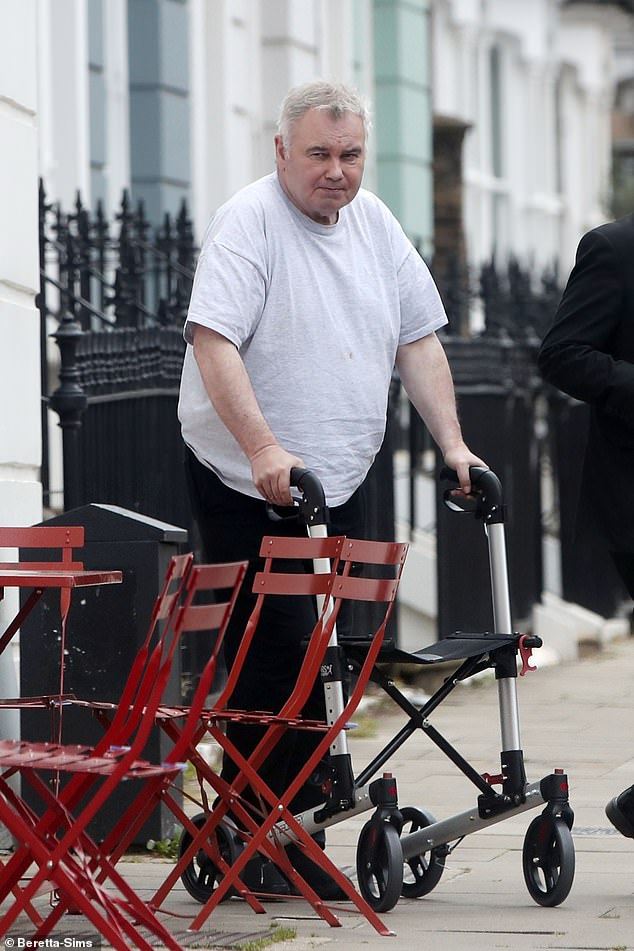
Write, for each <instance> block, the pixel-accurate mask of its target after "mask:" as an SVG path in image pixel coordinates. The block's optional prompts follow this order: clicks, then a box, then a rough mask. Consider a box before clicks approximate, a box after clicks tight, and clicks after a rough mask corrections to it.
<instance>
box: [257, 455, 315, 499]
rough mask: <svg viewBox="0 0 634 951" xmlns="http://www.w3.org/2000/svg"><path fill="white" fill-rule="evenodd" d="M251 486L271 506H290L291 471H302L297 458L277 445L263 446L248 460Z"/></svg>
mask: <svg viewBox="0 0 634 951" xmlns="http://www.w3.org/2000/svg"><path fill="white" fill-rule="evenodd" d="M250 462H251V474H252V477H253V484H254V485H255V487H256V489H257V490H258V492H259V493H260V495H262V496H264V498H265V499H266V501H267V502H270V503H271V504H272V505H292V504H293V499H292V496H291V493H290V484H291V469H293V468H294V467H298V468H300V469H304V468H305V465H304V463H303V461H302V460H301V459H300V458H299V456H294V455H292V454H291V453H290V452H287V451H286V450H285V449H282V447H281V446H278V445H277V443H273V444H272V445H269V446H263V447H262V448H261V449H258V450H257V452H255V453H253V455H252V456H251V459H250Z"/></svg>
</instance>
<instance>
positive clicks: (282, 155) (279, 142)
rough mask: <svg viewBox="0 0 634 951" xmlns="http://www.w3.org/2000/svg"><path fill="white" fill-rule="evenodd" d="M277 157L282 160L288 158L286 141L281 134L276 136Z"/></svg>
mask: <svg viewBox="0 0 634 951" xmlns="http://www.w3.org/2000/svg"><path fill="white" fill-rule="evenodd" d="M275 157H276V159H278V160H279V161H280V162H283V161H285V159H286V149H285V148H284V141H283V139H282V136H281V135H276V136H275Z"/></svg>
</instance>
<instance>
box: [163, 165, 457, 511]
mask: <svg viewBox="0 0 634 951" xmlns="http://www.w3.org/2000/svg"><path fill="white" fill-rule="evenodd" d="M446 322H447V317H446V315H445V311H444V308H443V305H442V302H441V300H440V297H439V294H438V291H437V289H436V286H435V284H434V282H433V280H432V278H431V275H430V273H429V271H428V269H427V267H426V265H425V263H424V261H423V260H422V258H421V257H420V255H419V254H418V252H417V251H416V249H415V248H414V247H413V245H412V244H411V242H410V241H409V240H408V238H407V237H406V236H405V234H404V232H403V230H402V228H401V226H400V225H399V223H398V222H397V220H396V219H395V218H394V216H393V215H392V213H391V212H390V211H389V209H388V208H387V207H386V206H385V205H384V204H383V203H382V202H381V201H380V200H379V199H378V198H377V197H376V196H375V195H373V194H372V193H371V192H368V191H366V190H364V189H361V190H360V191H359V192H358V193H357V195H356V197H355V198H354V199H353V201H352V202H350V204H348V205H346V206H345V207H344V208H342V209H341V210H340V212H339V219H338V221H337V223H336V224H335V225H322V224H318V223H317V222H315V221H313V220H312V219H310V218H308V217H307V216H306V215H304V214H302V212H300V211H299V209H297V208H296V207H295V205H293V203H292V202H291V201H290V200H289V199H288V198H287V196H286V194H285V193H284V191H283V189H282V187H281V185H280V184H279V181H278V178H277V174H276V173H273V174H271V175H267V176H266V177H265V178H262V179H260V180H259V181H257V182H254V183H253V184H251V185H248V186H247V187H246V188H243V189H242V190H241V191H239V192H238V193H237V194H236V195H234V197H233V198H231V199H230V200H229V201H228V202H227V203H226V204H224V205H223V206H222V207H221V208H220V209H219V210H218V212H217V213H216V214H215V216H214V217H213V219H212V221H211V223H210V225H209V227H208V229H207V233H206V235H205V239H204V241H203V247H202V249H201V253H200V257H199V260H198V266H197V268H196V275H195V278H194V286H193V291H192V297H191V301H190V305H189V312H188V316H187V322H186V324H185V331H184V333H185V340H186V341H187V343H188V346H187V350H186V354H185V362H184V365H183V374H182V380H181V390H180V399H179V410H178V413H179V419H180V421H181V426H182V433H183V438H184V440H185V442H186V444H187V445H188V446H189V447H190V448H191V449H192V451H193V452H194V453H195V455H196V456H197V457H198V459H199V460H200V461H201V462H203V463H204V464H205V465H207V466H209V467H210V468H211V469H213V471H214V472H215V473H216V474H217V475H218V476H219V477H220V478H221V479H222V481H223V482H225V483H226V484H227V485H228V486H230V487H231V488H233V489H237V490H238V491H239V492H243V493H245V494H247V495H251V496H254V497H256V498H258V497H259V493H258V491H257V489H256V488H255V486H254V485H253V482H252V480H251V467H250V464H249V461H248V459H247V458H246V456H245V455H244V453H243V452H242V450H241V448H240V446H239V445H238V443H237V442H236V440H235V439H234V438H233V436H232V435H231V433H230V432H229V431H228V430H227V428H226V427H225V426H224V424H223V423H222V422H221V420H220V419H219V418H218V416H217V414H216V412H215V410H214V408H213V405H212V403H211V401H210V400H209V397H208V395H207V392H206V390H205V387H204V384H203V382H202V378H201V376H200V373H199V370H198V366H197V364H196V361H195V359H194V355H193V348H192V346H191V341H192V331H191V326H190V324H191V323H196V324H202V325H203V326H205V327H209V328H210V329H212V330H215V331H217V332H218V333H220V334H222V335H223V336H225V337H227V338H228V339H229V340H231V341H232V343H234V344H235V345H236V347H237V348H238V349H239V351H240V354H241V356H242V359H243V361H244V364H245V367H246V369H247V372H248V374H249V377H250V380H251V383H252V386H253V389H254V392H255V395H256V397H257V400H258V403H259V405H260V408H261V409H262V412H263V413H264V416H265V418H266V420H267V423H268V425H269V426H270V428H271V430H272V431H273V433H274V434H275V436H276V438H277V439H278V441H279V443H280V445H281V446H283V448H284V449H286V450H288V451H289V452H291V453H294V454H296V455H298V456H301V458H302V459H303V460H304V463H305V464H306V466H307V468H309V469H311V470H312V471H313V472H314V473H315V475H316V476H317V477H318V478H319V479H320V480H321V483H322V485H323V486H324V490H325V493H326V500H327V503H328V505H329V506H335V505H340V504H342V503H343V502H345V501H347V499H348V498H350V496H351V495H352V493H353V492H354V491H355V490H356V489H357V488H358V487H359V486H360V485H361V483H362V482H363V479H364V478H365V476H366V474H367V471H368V469H369V468H370V465H371V464H372V461H373V459H374V457H375V455H376V453H377V452H378V450H379V448H380V446H381V443H382V441H383V436H384V433H385V424H386V415H387V399H388V392H389V386H390V380H391V375H392V371H393V368H394V362H395V358H396V351H397V348H398V347H399V346H401V345H402V344H407V343H411V342H412V341H414V340H417V339H419V338H420V337H424V336H426V335H427V334H430V333H432V332H433V331H435V330H437V329H438V328H439V327H442V326H443V325H444V324H445V323H446Z"/></svg>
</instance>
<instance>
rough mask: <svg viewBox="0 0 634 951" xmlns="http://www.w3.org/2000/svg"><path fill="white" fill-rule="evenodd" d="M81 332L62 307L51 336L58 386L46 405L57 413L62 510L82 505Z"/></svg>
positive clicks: (69, 313) (83, 402)
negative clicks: (56, 349)
mask: <svg viewBox="0 0 634 951" xmlns="http://www.w3.org/2000/svg"><path fill="white" fill-rule="evenodd" d="M83 335H84V331H83V330H82V329H81V326H80V324H79V322H78V321H77V320H75V317H74V315H73V314H72V313H71V312H70V311H69V310H68V309H65V311H64V316H63V317H62V320H61V321H60V325H59V327H58V328H57V330H56V331H55V333H54V334H52V335H51V336H52V337H53V338H54V340H55V341H56V343H57V345H58V347H59V350H60V358H61V362H60V370H59V386H58V388H57V389H56V390H55V392H54V393H53V394H52V396H51V398H50V406H51V408H52V409H53V410H55V412H56V413H57V415H58V416H59V426H60V427H61V430H62V453H63V462H64V511H68V509H71V508H76V507H77V506H78V505H81V504H83V502H84V501H85V500H84V499H83V497H82V496H83V492H82V481H83V480H82V478H81V465H80V462H81V460H80V452H79V430H80V428H81V425H82V417H83V414H84V411H85V409H86V405H87V402H88V401H87V397H86V394H85V393H84V391H83V389H82V387H81V382H80V381H81V376H80V371H79V363H78V361H77V346H78V344H79V341H80V339H81V338H82V337H83Z"/></svg>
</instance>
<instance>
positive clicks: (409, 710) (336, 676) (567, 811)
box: [181, 467, 575, 933]
mask: <svg viewBox="0 0 634 951" xmlns="http://www.w3.org/2000/svg"><path fill="white" fill-rule="evenodd" d="M441 478H443V479H446V480H450V481H453V482H454V483H455V484H457V476H456V473H454V472H452V471H451V470H447V469H445V470H443V472H442V473H441ZM471 482H472V486H473V496H474V499H475V503H474V514H475V516H476V517H477V518H478V519H481V520H482V522H483V526H484V530H485V534H486V537H487V541H488V551H489V562H490V575H491V590H492V600H493V622H494V623H493V630H492V631H490V632H486V633H462V632H459V633H454V634H449V635H447V636H445V637H443V638H441V639H440V640H439V641H437V642H436V643H435V644H432V645H430V646H428V647H426V648H422V649H421V650H418V651H416V652H413V653H409V652H406V651H402V650H400V649H398V648H396V647H393V646H391V645H390V644H389V642H387V641H386V640H384V639H383V632H384V629H385V628H384V625H383V628H382V630H381V631H380V637H381V644H380V646H378V645H377V641H376V640H375V637H374V636H370V637H368V636H357V635H356V634H355V635H354V636H353V637H351V638H348V637H346V638H345V641H344V643H342V644H340V643H339V641H338V639H337V630H336V624H333V625H332V629H331V630H330V635H329V641H328V646H327V649H326V652H325V655H324V659H323V662H322V664H321V677H322V681H323V684H324V691H325V697H326V710H327V726H329V727H330V728H331V729H332V727H333V726H334V725H335V724H337V722H338V721H341V719H342V715H343V713H344V712H345V711H346V709H347V707H346V703H347V697H346V691H345V689H344V681H345V679H346V675H347V674H349V673H350V672H352V673H353V675H356V676H359V677H362V679H363V680H364V681H365V680H366V679H370V680H372V681H373V682H374V683H376V684H378V685H379V686H380V687H381V688H382V689H383V690H384V691H385V692H386V694H387V695H388V696H389V697H390V698H391V699H392V700H393V701H394V702H395V703H396V704H397V705H398V706H399V707H400V708H401V710H403V711H404V713H405V714H406V715H407V718H408V719H407V723H406V724H405V726H403V728H402V729H401V730H400V731H399V732H398V733H397V734H396V735H395V736H394V738H393V739H392V740H391V741H390V742H389V743H388V744H387V745H386V746H385V748H384V749H383V750H381V752H379V753H378V754H377V756H375V758H374V759H373V760H372V762H371V763H369V764H368V766H366V767H365V769H363V770H362V772H360V773H359V774H357V775H355V773H354V771H353V767H352V759H351V754H350V751H349V748H348V742H347V730H346V729H345V728H344V729H339V730H338V731H337V732H336V735H335V736H334V738H333V739H332V741H331V743H330V746H329V753H330V760H329V765H328V768H327V769H326V770H325V771H324V772H323V776H321V777H320V778H321V781H322V791H323V793H324V800H323V803H322V804H321V805H320V806H319V807H317V808H312V809H310V810H307V811H305V812H303V813H301V814H299V815H297V816H294V817H293V823H292V825H293V826H295V827H297V828H301V830H302V832H303V834H304V835H305V834H306V833H307V834H308V835H309V836H311V837H314V836H315V835H317V834H318V833H320V832H321V831H322V830H325V829H327V828H328V827H330V826H332V825H335V824H336V823H339V822H342V821H344V820H345V819H348V818H350V817H351V816H357V815H359V814H362V813H364V812H366V811H370V810H374V811H373V814H372V816H371V817H370V818H369V820H368V821H367V822H366V824H365V825H364V827H363V829H362V831H361V834H360V836H359V840H358V844H357V850H356V869H357V880H358V887H359V891H360V893H361V895H362V896H363V898H364V899H365V901H366V902H367V904H368V906H369V907H370V908H372V909H373V910H374V911H375V912H377V913H382V912H385V911H389V910H390V909H392V908H393V907H394V906H395V905H396V903H397V902H398V900H399V898H400V897H401V896H403V897H407V898H419V897H422V896H423V895H426V894H428V893H429V892H430V891H431V890H432V889H433V888H434V887H435V886H436V885H437V884H438V882H439V881H440V879H441V876H442V873H443V870H444V867H445V860H446V857H447V855H448V854H449V853H450V852H451V851H453V849H454V848H455V847H456V846H457V845H458V844H459V843H460V842H461V841H462V840H463V839H464V838H465V837H466V836H467V835H469V834H471V833H473V832H476V831H479V830H481V829H485V828H487V827H488V826H490V825H493V824H495V823H498V822H500V821H502V820H503V819H506V818H509V817H511V816H514V815H516V814H518V813H520V812H524V811H527V810H529V809H532V808H536V807H539V806H543V807H544V808H543V810H542V812H541V814H540V815H539V816H537V817H536V818H535V819H533V821H532V822H531V824H530V825H529V827H528V830H527V832H526V836H525V840H524V845H523V859H522V864H523V872H524V878H525V882H526V886H527V888H528V891H529V894H530V895H531V897H532V898H533V899H534V900H535V901H536V902H537V903H538V904H540V905H548V906H554V905H558V904H560V903H561V902H563V901H564V900H565V898H566V897H567V895H568V894H569V891H570V888H571V887H572V882H573V878H574V868H575V855H574V846H573V841H572V834H571V828H572V823H573V812H572V809H571V808H570V805H569V801H568V780H567V776H566V774H565V772H564V771H563V770H562V769H555V770H554V771H553V772H552V773H550V774H549V775H547V776H545V777H543V778H542V779H540V780H538V781H534V782H531V783H529V782H528V781H527V778H526V773H525V768H524V754H523V751H522V747H521V741H520V727H519V709H518V698H517V676H518V669H517V666H518V664H517V659H518V656H519V658H520V659H521V662H522V669H521V673H522V674H524V673H525V672H526V671H527V670H530V669H533V668H532V666H531V663H530V659H531V653H532V650H534V649H536V648H538V647H540V646H541V644H542V642H541V639H540V638H539V637H537V636H534V635H525V634H524V635H522V634H519V633H516V632H513V628H512V620H511V609H510V596H509V586H508V572H507V563H506V543H505V534H504V505H503V499H502V489H501V485H500V482H499V480H498V478H497V476H496V475H495V474H494V473H493V472H492V471H491V470H489V469H481V468H476V467H474V468H472V469H471ZM292 484H293V485H295V486H297V487H298V488H299V490H300V491H301V493H302V497H301V499H300V500H299V501H298V503H297V517H298V518H300V519H301V521H302V522H303V523H304V524H305V525H306V527H307V532H308V535H309V536H311V537H313V538H326V537H327V521H328V518H327V516H328V513H327V507H326V503H325V498H324V493H323V489H322V487H321V484H320V483H319V481H318V480H317V479H316V477H315V476H314V475H313V474H312V473H311V472H308V471H306V470H296V469H295V470H293V472H292ZM445 498H446V501H447V502H448V503H450V490H447V492H446V493H445ZM451 507H456V506H455V503H451ZM328 570H329V565H328V564H325V565H318V564H315V571H316V572H318V573H319V572H323V571H328ZM335 589H336V585H334V586H333V588H332V591H333V593H334V592H335ZM317 600H318V610H319V611H320V612H321V611H325V615H326V617H327V615H328V605H327V604H324V602H323V599H321V600H320V598H318V599H317ZM326 623H327V622H326ZM377 647H378V649H377ZM446 662H456V663H458V664H459V666H457V669H456V670H455V672H454V673H453V674H451V675H450V676H449V677H448V678H447V679H446V680H445V682H444V683H443V684H442V685H441V686H440V687H439V688H438V690H436V692H435V693H434V694H433V695H432V697H431V698H430V699H429V700H428V701H427V702H426V703H425V704H424V705H423V706H421V707H417V706H416V705H415V704H413V703H412V702H410V700H409V699H408V698H407V697H406V696H405V695H404V694H403V693H402V691H400V690H399V688H398V687H397V685H396V684H395V683H394V682H393V680H392V679H391V677H390V667H391V665H393V664H394V663H399V664H403V663H410V664H417V665H433V664H439V663H446ZM368 664H369V667H370V669H369V670H368ZM486 669H492V670H493V671H494V674H495V679H496V681H497V686H498V700H499V718H500V727H501V754H500V768H499V770H498V769H497V768H496V770H495V773H493V774H489V773H479V772H478V771H477V770H476V769H475V768H474V767H473V766H472V765H471V764H470V763H469V762H468V761H467V760H466V758H465V757H463V756H462V754H461V753H460V752H458V750H456V749H455V748H454V747H453V746H452V745H451V743H450V742H449V741H448V740H447V739H445V738H444V737H443V736H442V735H441V734H440V733H439V732H438V731H437V730H436V729H435V728H434V727H433V726H432V724H431V723H430V721H429V718H430V716H431V714H432V713H433V712H434V710H435V709H436V708H437V707H438V706H439V705H440V704H441V703H442V701H443V700H444V699H445V698H446V697H448V696H449V695H450V693H451V692H452V691H453V690H454V689H455V687H456V686H457V685H458V684H459V683H461V682H463V681H466V680H468V679H469V678H470V677H472V676H474V675H475V674H477V673H480V672H481V671H484V670H486ZM353 679H354V676H353ZM419 729H420V730H422V731H423V733H424V734H425V735H426V736H427V737H428V738H429V739H430V740H431V741H432V742H433V743H435V744H436V745H437V746H438V747H439V748H440V749H441V750H442V751H443V752H444V753H445V754H446V755H447V756H448V758H449V759H450V760H451V761H452V762H453V763H454V765H455V766H456V767H457V768H458V770H459V771H460V772H462V773H463V774H464V775H465V776H466V777H467V778H468V779H469V780H470V781H471V782H472V783H473V785H474V786H475V787H476V790H477V791H478V793H479V795H478V796H477V799H476V803H475V805H474V807H473V808H471V809H468V810H466V811H464V812H462V813H460V814H458V815H456V816H452V817H450V818H446V819H442V820H440V821H436V820H435V819H434V817H433V816H432V815H431V814H430V813H429V812H428V811H426V810H425V809H422V808H418V807H411V806H407V807H404V808H399V805H398V797H397V782H396V779H395V778H394V777H393V776H392V775H391V773H390V772H389V771H388V770H386V769H385V767H386V766H387V765H388V762H389V760H390V758H391V757H392V756H393V755H394V754H395V753H396V751H397V750H398V749H399V748H400V747H401V746H402V745H403V744H404V743H405V742H406V741H407V740H408V738H409V737H411V736H412V735H413V734H414V733H415V732H416V731H417V730H419ZM379 772H381V775H380V776H378V777H377V774H378V773H379ZM374 777H377V778H374ZM496 786H499V787H501V788H500V790H499V791H498V790H496V789H494V787H496ZM193 821H194V823H195V824H196V825H197V826H199V827H200V828H202V827H203V826H204V823H205V822H206V821H208V820H207V819H206V817H205V815H204V814H203V815H201V816H198V817H196V818H195V819H194V820H193ZM227 822H229V825H230V819H228V818H225V819H224V820H223V823H224V824H225V835H226V834H227V833H226V828H227V826H226V823H227ZM267 827H268V832H267V841H268V842H269V843H270V844H271V845H273V844H275V845H277V847H278V848H279V846H280V844H281V845H286V844H290V843H292V842H293V841H294V837H293V832H292V829H291V828H290V824H289V823H288V822H286V821H279V822H277V823H275V824H274V825H273V824H271V822H270V820H269V822H268V823H267ZM229 838H231V835H229ZM188 853H189V854H191V853H192V838H191V835H189V834H187V833H186V834H185V835H184V837H183V843H182V846H181V856H182V857H184V856H185V855H186V854H188ZM196 861H200V866H199V867H196V864H195V863H196ZM222 878H223V875H222V873H221V872H220V870H218V869H214V868H213V866H212V865H210V859H209V855H202V861H201V853H200V852H199V853H198V855H197V857H196V859H192V861H191V863H190V864H189V865H188V866H187V868H185V870H184V872H183V874H182V881H183V884H184V885H185V887H186V888H187V890H188V891H189V892H190V894H191V895H192V896H193V897H194V898H196V900H197V901H200V902H202V903H206V904H207V905H208V906H213V907H215V905H216V904H217V902H218V900H221V898H220V893H222V897H227V896H228V895H229V894H230V890H229V889H228V888H227V887H226V886H227V883H226V882H225V883H224V884H223V883H222ZM214 892H219V894H217V895H214ZM331 923H333V922H331ZM375 927H376V923H375ZM377 930H379V929H378V928H377ZM382 933H388V932H387V930H383V931H382Z"/></svg>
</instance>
